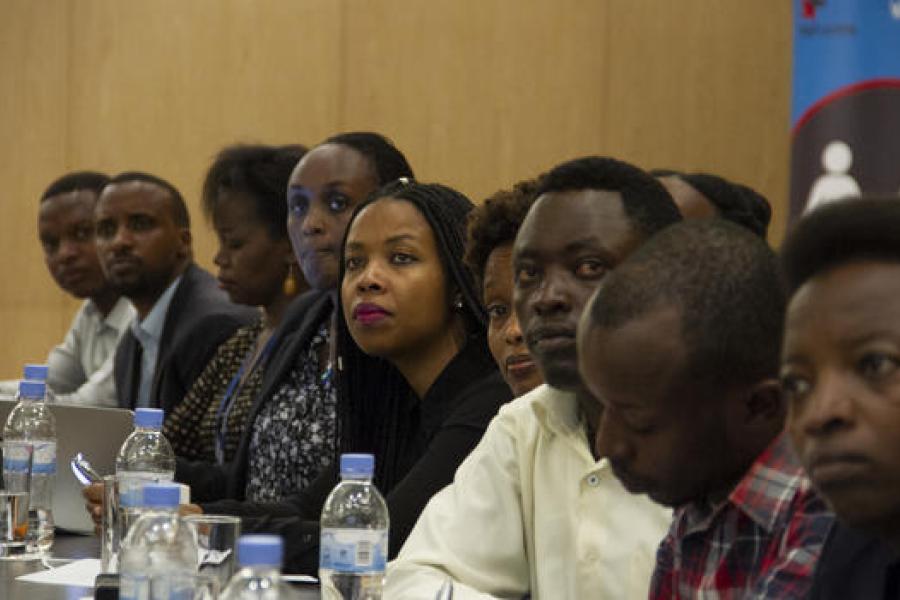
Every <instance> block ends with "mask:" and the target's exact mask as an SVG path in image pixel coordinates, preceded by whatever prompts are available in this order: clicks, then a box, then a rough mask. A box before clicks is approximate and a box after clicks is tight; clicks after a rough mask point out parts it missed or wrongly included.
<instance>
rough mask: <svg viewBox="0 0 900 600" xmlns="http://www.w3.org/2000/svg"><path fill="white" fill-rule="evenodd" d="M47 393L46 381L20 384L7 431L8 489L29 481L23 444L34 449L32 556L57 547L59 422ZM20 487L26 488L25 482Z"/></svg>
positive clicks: (30, 501) (30, 521)
mask: <svg viewBox="0 0 900 600" xmlns="http://www.w3.org/2000/svg"><path fill="white" fill-rule="evenodd" d="M45 393H46V386H45V384H44V382H43V381H30V380H27V379H23V380H22V381H20V382H19V403H18V404H16V406H15V408H13V409H12V411H11V412H10V413H9V417H8V418H7V419H6V425H5V426H4V428H3V477H4V480H6V481H7V482H8V483H7V485H10V483H11V482H14V481H15V480H16V479H17V478H27V477H28V463H27V451H25V453H24V454H23V447H22V444H21V443H22V442H25V443H27V444H30V445H31V446H32V448H33V450H32V462H31V482H30V485H29V486H28V491H29V499H28V535H27V552H28V553H35V552H39V551H40V552H47V551H49V550H50V547H51V546H52V545H53V511H52V506H53V479H54V476H55V475H56V420H55V419H54V417H53V414H52V413H51V412H50V409H49V408H48V406H47V403H46V401H45ZM23 459H24V460H23ZM18 483H19V485H20V486H24V485H25V483H24V481H20V482H18ZM18 489H23V487H19V488H18Z"/></svg>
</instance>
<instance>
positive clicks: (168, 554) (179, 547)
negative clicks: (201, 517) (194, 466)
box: [119, 483, 199, 600]
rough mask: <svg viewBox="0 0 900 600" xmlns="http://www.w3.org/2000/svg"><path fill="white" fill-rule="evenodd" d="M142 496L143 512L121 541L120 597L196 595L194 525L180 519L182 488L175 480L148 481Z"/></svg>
mask: <svg viewBox="0 0 900 600" xmlns="http://www.w3.org/2000/svg"><path fill="white" fill-rule="evenodd" d="M143 494H144V495H143V499H142V501H141V503H142V504H143V509H142V510H141V515H140V517H139V518H138V519H137V521H135V523H134V525H132V527H131V529H130V530H129V531H128V535H127V536H125V540H124V541H123V542H122V550H121V558H120V559H119V598H120V599H121V600H149V599H150V598H166V599H172V598H192V597H193V596H192V595H191V594H190V593H189V592H192V590H193V587H194V582H193V581H191V580H190V577H191V576H194V575H196V574H197V569H198V564H199V561H198V553H197V542H196V541H195V539H194V534H193V532H192V530H191V526H190V525H188V524H187V523H185V522H184V521H182V520H181V519H180V518H179V517H178V501H179V499H180V497H181V489H180V488H179V486H178V485H177V484H175V483H148V484H146V485H145V486H144V488H143ZM183 576H187V578H184V577H183ZM151 580H152V582H151ZM151 583H152V592H153V594H152V596H151Z"/></svg>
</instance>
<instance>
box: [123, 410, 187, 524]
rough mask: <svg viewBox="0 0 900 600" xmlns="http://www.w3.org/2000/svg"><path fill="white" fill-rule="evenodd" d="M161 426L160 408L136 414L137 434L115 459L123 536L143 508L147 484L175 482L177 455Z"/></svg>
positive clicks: (128, 440)
mask: <svg viewBox="0 0 900 600" xmlns="http://www.w3.org/2000/svg"><path fill="white" fill-rule="evenodd" d="M162 423H163V411H162V410H160V409H158V408H139V409H137V410H136V411H134V431H132V432H131V434H130V435H129V436H128V437H127V438H125V442H124V443H123V444H122V447H121V448H120V449H119V454H118V456H117V457H116V479H117V480H118V485H119V507H120V508H121V514H122V517H123V518H124V523H123V525H122V527H121V528H120V531H121V533H122V535H123V536H124V535H125V534H126V533H127V531H128V526H129V525H130V524H131V523H132V522H134V519H135V518H136V517H137V513H138V512H139V510H140V508H141V504H142V500H143V487H144V484H146V483H150V482H165V481H172V480H173V479H174V478H175V453H174V452H173V451H172V446H171V445H170V444H169V441H168V440H167V439H166V438H165V437H164V436H163V434H162V433H161V432H160V429H161V428H162Z"/></svg>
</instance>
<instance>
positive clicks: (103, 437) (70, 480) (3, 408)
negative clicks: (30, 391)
mask: <svg viewBox="0 0 900 600" xmlns="http://www.w3.org/2000/svg"><path fill="white" fill-rule="evenodd" d="M15 405H16V400H15V399H14V398H12V397H10V396H0V437H2V428H3V425H5V424H6V418H7V417H8V416H9V413H10V411H11V410H12V409H13V407H14V406H15ZM49 407H50V412H52V413H53V416H54V417H55V418H56V479H55V481H54V483H53V520H54V523H55V524H56V526H57V527H59V528H62V529H65V530H67V531H72V532H78V533H91V532H93V531H94V524H93V522H92V521H91V519H90V517H89V516H88V513H87V511H86V510H85V508H84V499H83V498H82V496H81V488H82V485H81V483H79V482H78V480H77V479H75V476H74V475H73V474H72V470H71V469H70V468H69V461H70V460H71V459H72V457H73V456H74V455H75V454H76V453H78V452H81V453H83V454H84V456H85V457H86V458H87V459H88V460H90V461H91V464H92V465H93V466H94V468H95V469H96V470H97V472H98V473H100V474H101V475H108V474H112V473H114V472H115V464H116V454H117V453H118V452H119V448H120V447H121V446H122V442H124V441H125V438H126V437H128V434H129V433H131V430H132V428H133V424H134V416H133V414H132V412H131V411H130V410H125V409H121V408H107V407H100V406H81V405H67V404H49Z"/></svg>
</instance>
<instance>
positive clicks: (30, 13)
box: [0, 0, 77, 377]
mask: <svg viewBox="0 0 900 600" xmlns="http://www.w3.org/2000/svg"><path fill="white" fill-rule="evenodd" d="M36 4H37V3H34V2H32V1H31V0H14V1H6V2H4V3H3V18H2V19H0V139H2V144H0V174H2V177H0V179H2V181H3V193H2V196H0V278H2V281H3V284H2V287H0V376H2V377H9V376H17V375H18V374H19V373H20V372H21V364H22V363H24V362H27V361H42V360H43V359H44V358H45V357H46V356H47V351H48V349H49V344H50V343H52V342H49V340H58V339H60V338H61V336H62V334H63V333H64V332H65V327H66V324H67V323H68V321H69V320H70V319H71V315H72V313H73V311H74V310H75V308H76V307H77V303H76V302H74V301H72V300H70V299H68V298H66V296H65V295H63V294H62V293H60V292H58V291H57V290H56V288H55V286H54V284H53V282H52V280H51V279H50V275H49V274H48V273H47V270H46V268H45V267H44V261H43V254H42V252H41V249H40V245H39V243H38V241H37V227H36V223H37V212H38V200H39V198H40V195H41V192H42V191H43V190H44V188H45V187H46V185H47V183H49V180H48V179H47V177H48V175H50V174H55V173H59V172H60V171H61V170H62V169H64V168H65V166H66V147H65V140H66V123H67V120H66V112H67V108H68V107H67V101H66V98H67V95H68V81H67V65H66V45H67V35H68V28H67V11H66V7H65V5H63V4H59V3H57V4H53V3H48V4H46V5H44V4H43V3H41V5H42V8H41V10H36Z"/></svg>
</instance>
